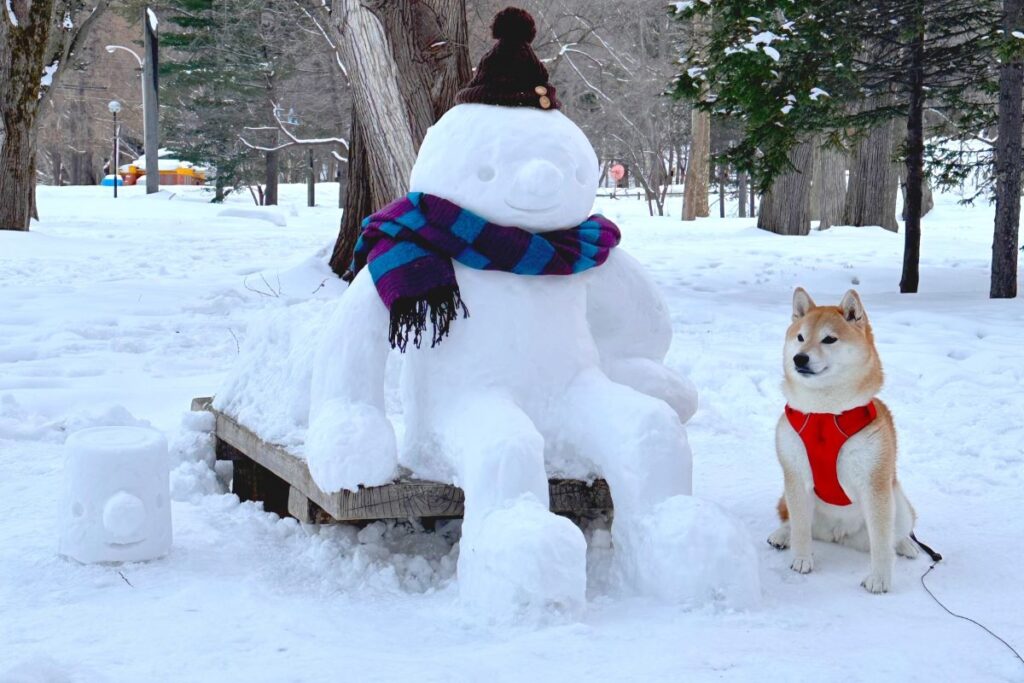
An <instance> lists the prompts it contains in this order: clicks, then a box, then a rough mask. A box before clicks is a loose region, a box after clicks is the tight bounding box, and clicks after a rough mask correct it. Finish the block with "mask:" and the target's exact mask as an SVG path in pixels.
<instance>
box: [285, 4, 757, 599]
mask: <svg viewBox="0 0 1024 683" xmlns="http://www.w3.org/2000/svg"><path fill="white" fill-rule="evenodd" d="M506 11H508V10H506ZM500 16H501V15H499V17H500ZM497 24H498V22H497V21H496V24H495V26H496V29H495V33H496V37H498V30H497ZM530 35H531V36H532V34H530ZM499 41H500V39H499ZM500 45H501V43H500V42H499V47H500ZM496 50H497V48H496ZM531 54H532V51H531ZM544 75H545V77H546V73H545V74H544ZM541 82H542V83H543V82H544V81H541ZM471 85H472V84H471ZM535 90H536V91H537V92H538V93H540V92H541V91H545V92H548V88H547V87H538V88H536V89H535ZM463 92H466V91H463ZM475 92H481V90H479V89H478V90H477V91H475ZM550 94H552V95H553V93H550ZM522 97H526V98H530V97H534V98H536V97H537V95H532V94H531V91H530V90H527V91H525V95H522ZM540 97H541V98H542V99H541V100H540V102H541V104H540V106H523V105H522V104H518V105H516V106H502V105H496V104H487V103H466V104H459V105H457V106H455V107H454V108H452V109H451V110H449V111H448V112H447V113H446V114H445V115H444V116H443V117H441V119H440V120H439V121H438V122H437V123H436V124H435V125H434V126H432V127H431V128H430V130H429V131H428V133H427V135H426V137H425V139H424V140H423V143H422V145H421V147H420V151H419V155H418V157H417V160H416V164H415V167H414V168H413V170H412V175H411V178H410V189H411V191H412V192H421V193H424V194H426V195H433V196H436V197H441V198H443V199H445V200H448V201H450V202H452V203H454V204H456V205H458V206H459V207H461V208H463V209H466V210H468V211H471V212H472V213H474V214H476V215H477V216H479V217H481V218H483V219H485V220H486V221H488V222H490V223H494V224H498V225H505V226H515V227H518V228H521V229H523V230H526V231H529V232H532V233H544V232H547V231H553V230H559V229H565V228H572V227H575V226H578V225H580V224H581V223H582V222H583V221H585V220H586V219H587V217H588V215H589V214H590V212H591V209H592V206H593V203H594V197H595V194H596V190H597V185H598V161H597V158H596V155H595V153H594V150H593V148H592V147H591V145H590V143H589V141H588V140H587V138H586V136H585V135H584V134H583V132H582V131H581V130H580V129H579V128H578V127H577V126H576V125H575V124H574V123H573V122H572V121H571V120H570V119H569V118H567V117H566V116H564V115H563V114H562V113H561V112H560V111H557V110H555V109H553V108H551V102H552V100H551V99H550V98H549V97H547V96H546V95H541V96H540ZM527 101H529V100H528V99H527ZM454 267H455V275H456V278H457V281H458V288H459V290H460V292H461V298H462V301H463V302H464V303H465V305H466V306H467V307H468V310H469V316H468V317H465V318H463V317H458V318H457V319H455V320H454V321H453V322H452V324H451V328H450V333H449V334H448V336H446V337H444V338H443V339H441V340H440V341H439V343H437V344H436V345H433V346H432V345H431V344H430V343H429V339H428V340H427V341H426V342H425V343H423V344H422V345H420V346H419V347H416V348H413V346H412V345H410V346H409V348H408V350H407V351H406V353H404V354H403V364H402V375H401V397H402V411H403V413H404V426H405V429H404V438H403V443H402V445H401V448H399V446H398V443H397V439H396V437H395V432H394V430H393V428H392V425H391V424H390V422H389V420H388V417H387V415H386V414H385V406H384V380H385V363H386V360H387V357H388V354H389V352H390V351H391V349H390V345H389V343H388V338H389V311H388V309H387V308H386V307H385V305H384V304H383V302H382V300H381V296H380V295H379V294H378V292H377V290H376V289H375V286H374V281H373V277H372V276H371V273H370V268H363V269H362V270H361V271H360V272H359V273H358V274H357V275H356V277H355V279H354V281H353V282H352V284H351V285H350V287H349V289H348V291H346V293H345V294H344V295H343V296H342V299H341V301H340V303H339V305H338V308H337V309H336V312H335V313H334V315H333V318H332V319H331V320H330V321H328V323H327V324H326V326H325V329H324V331H323V336H322V338H321V341H320V347H319V351H318V353H317V358H316V361H315V365H314V371H313V384H312V395H311V402H310V406H311V408H310V422H309V432H308V438H307V441H306V444H305V449H306V450H305V453H306V457H307V459H308V462H309V467H310V471H311V473H312V475H313V477H314V479H315V480H316V481H317V483H318V484H319V485H320V486H321V487H322V488H323V489H325V490H329V491H334V490H338V489H341V488H347V489H354V488H356V487H357V486H359V485H361V484H362V485H379V484H384V483H387V482H389V481H391V480H392V478H393V477H395V476H396V474H397V472H398V466H399V464H401V465H402V466H404V467H406V468H408V469H410V470H411V471H412V472H413V473H414V475H415V476H417V477H419V478H424V479H435V480H441V481H450V482H454V483H455V484H457V485H458V486H460V487H461V488H462V489H463V491H464V492H465V520H464V523H463V527H462V540H461V545H460V555H459V563H458V581H459V588H460V595H461V596H462V597H463V598H464V599H465V600H466V601H467V602H469V603H472V604H474V605H476V606H479V607H482V608H484V609H485V610H488V611H490V612H492V613H495V614H498V613H506V614H507V613H509V612H510V611H511V612H520V611H523V610H532V609H534V608H540V609H543V610H551V609H554V610H556V611H564V612H570V613H571V612H574V611H575V610H577V609H579V608H580V607H581V605H582V604H583V603H584V601H585V591H586V581H587V578H586V543H585V540H584V537H583V535H582V533H581V532H580V530H579V529H578V528H577V527H576V526H575V525H573V524H572V523H571V522H570V521H569V520H567V519H565V518H562V517H558V516H556V515H553V514H552V513H550V512H549V509H548V503H549V500H548V478H549V477H551V476H561V477H575V478H581V479H587V478H592V477H594V476H599V477H603V478H605V479H606V480H607V481H608V483H609V486H610V488H611V493H612V498H613V499H614V504H615V518H614V523H613V527H612V538H613V544H614V546H615V554H616V558H617V560H616V565H615V566H616V571H617V572H618V574H617V576H618V579H619V582H618V583H619V584H620V585H622V586H623V587H625V588H627V589H629V590H632V591H638V592H641V593H645V594H649V595H656V596H659V597H662V598H668V599H672V600H674V601H679V602H685V603H690V604H699V603H704V602H707V601H708V600H725V601H726V602H730V600H731V599H732V598H734V600H732V602H731V603H730V604H733V605H734V606H738V607H742V606H746V604H748V603H749V600H748V598H749V596H750V595H753V594H755V593H757V589H756V585H757V565H756V556H755V555H754V553H753V551H752V550H751V551H750V552H746V551H744V552H739V553H737V552H736V549H737V547H738V546H737V543H736V542H733V541H730V542H729V543H723V544H722V545H721V547H716V546H715V544H714V543H713V542H708V540H709V539H713V538H714V537H716V535H717V532H718V531H719V530H723V529H724V530H726V531H727V533H725V534H724V537H727V538H730V539H735V538H744V537H745V531H744V530H742V529H739V528H738V526H737V525H736V524H735V523H734V522H733V521H732V520H731V519H730V518H728V517H727V516H726V515H725V514H724V513H723V512H721V511H720V510H719V509H718V508H717V507H716V506H713V505H711V504H708V503H702V504H700V508H699V514H698V512H697V507H696V506H697V505H698V503H699V501H695V499H693V498H690V496H689V494H690V492H691V454H690V448H689V445H688V443H687V438H686V430H685V427H684V424H685V422H686V421H687V420H688V419H689V418H690V416H691V415H692V414H693V413H694V411H695V410H696V406H697V397H696V391H695V389H694V388H693V385H692V384H691V383H690V382H689V381H688V380H686V379H684V378H682V377H679V376H678V375H677V374H675V373H674V372H672V371H671V370H669V369H668V368H666V367H665V365H664V364H663V359H664V357H665V355H666V353H667V351H668V348H669V344H670V342H671V338H672V330H671V325H670V320H669V315H668V311H667V309H666V306H665V303H664V301H663V300H662V298H661V297H660V295H659V293H658V291H657V289H656V288H655V286H654V285H653V283H652V282H651V281H650V279H649V278H648V277H647V276H646V274H645V273H644V272H643V270H642V269H641V268H640V266H639V264H638V263H637V262H636V261H635V260H634V259H632V258H631V257H630V256H628V255H627V254H626V253H625V252H624V251H623V250H621V249H618V248H616V249H613V250H612V251H611V253H610V255H609V256H608V259H607V261H606V262H605V263H603V264H602V265H600V266H598V267H594V268H591V269H589V270H586V271H585V272H581V273H575V274H570V275H523V274H516V273H511V272H502V271H493V270H478V269H474V268H471V267H467V266H465V265H462V264H461V263H459V262H457V261H456V262H455V263H454ZM687 511H690V512H689V513H688V512H687ZM695 525H700V526H701V529H702V531H701V533H698V532H696V531H695V532H693V533H690V532H687V531H686V529H689V528H690V527H692V526H695ZM694 539H703V540H701V542H700V543H696V541H695V540H694ZM740 545H741V544H740ZM695 550H696V551H697V552H699V553H701V554H702V555H703V556H704V557H703V558H702V559H700V560H699V561H696V562H695V561H694V558H693V557H691V556H690V553H691V552H693V551H695ZM683 564H686V565H689V566H690V567H691V570H690V571H688V572H685V573H683V574H680V576H682V577H683V578H681V579H680V578H679V577H677V576H675V574H676V572H675V571H674V570H673V567H678V566H682V565H683ZM701 567H714V568H715V570H714V572H712V571H710V570H708V571H703V570H701ZM722 568H726V569H727V570H726V571H724V572H723V571H722ZM729 568H731V569H729ZM723 573H724V574H725V575H723ZM730 585H743V586H745V587H746V589H745V590H743V591H730V590H729V589H728V586H730ZM751 586H753V587H754V588H753V590H751ZM723 596H724V597H723ZM730 596H731V598H730Z"/></svg>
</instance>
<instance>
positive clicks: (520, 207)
mask: <svg viewBox="0 0 1024 683" xmlns="http://www.w3.org/2000/svg"><path fill="white" fill-rule="evenodd" d="M505 204H506V205H507V206H508V207H509V208H512V209H515V210H516V211H523V212H525V213H543V212H545V211H550V210H551V209H553V208H554V207H555V206H557V204H558V202H557V200H556V201H554V202H551V203H549V204H548V205H546V206H540V207H538V206H523V205H521V204H517V203H515V202H513V201H510V200H508V199H506V200H505Z"/></svg>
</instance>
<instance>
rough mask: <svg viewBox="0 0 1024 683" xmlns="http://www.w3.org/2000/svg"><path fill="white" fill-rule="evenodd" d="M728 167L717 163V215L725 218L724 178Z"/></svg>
mask: <svg viewBox="0 0 1024 683" xmlns="http://www.w3.org/2000/svg"><path fill="white" fill-rule="evenodd" d="M728 173H729V169H728V168H727V167H725V166H722V165H721V164H719V165H718V217H719V218H725V180H726V176H727V174H728Z"/></svg>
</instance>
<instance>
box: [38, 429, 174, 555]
mask: <svg viewBox="0 0 1024 683" xmlns="http://www.w3.org/2000/svg"><path fill="white" fill-rule="evenodd" d="M64 447H65V450H66V451H67V457H66V460H65V463H64V492H63V496H62V499H61V503H60V511H59V515H58V517H59V520H60V554H61V555H64V556H65V557H70V558H73V559H75V560H78V561H79V562H84V563H92V562H140V561H143V560H152V559H155V558H158V557H162V556H163V555H166V554H167V552H168V551H169V550H170V548H171V507H170V506H171V503H170V495H169V493H170V483H169V467H168V460H167V441H166V440H165V439H164V437H163V435H162V434H161V433H160V432H158V431H156V430H154V429H149V428H146V427H92V428H89V429H83V430H81V431H78V432H75V433H74V434H72V435H71V436H70V437H68V440H67V442H66V443H65V446H64Z"/></svg>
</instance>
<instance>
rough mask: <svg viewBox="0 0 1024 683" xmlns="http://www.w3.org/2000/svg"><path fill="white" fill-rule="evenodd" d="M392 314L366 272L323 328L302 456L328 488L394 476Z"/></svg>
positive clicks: (376, 482) (371, 483)
mask: <svg viewBox="0 0 1024 683" xmlns="http://www.w3.org/2000/svg"><path fill="white" fill-rule="evenodd" d="M388 319H389V316H388V311H387V308H385V306H384V304H383V303H382V302H381V300H380V296H378V295H377V290H376V289H375V288H374V286H373V280H372V279H371V277H370V273H369V271H367V270H366V269H364V270H363V272H361V273H359V275H357V276H356V279H355V280H354V281H353V282H352V284H351V285H350V286H349V288H348V290H347V291H346V292H345V293H344V294H343V295H342V297H341V301H339V302H338V308H337V309H336V310H335V312H334V315H333V316H332V317H331V319H330V321H329V322H328V324H327V326H326V327H325V328H324V330H323V334H322V336H321V341H320V348H319V349H318V350H317V353H316V359H315V361H314V368H313V382H312V387H311V390H310V405H309V429H308V430H307V432H306V442H305V456H306V462H307V464H308V465H309V472H310V474H311V475H312V476H313V479H314V481H316V483H317V485H318V486H319V487H320V488H321V489H323V490H324V491H338V490H340V489H348V490H355V489H356V488H357V487H358V486H359V485H360V484H365V485H367V486H376V485H380V484H385V483H387V482H389V481H392V480H393V479H394V477H395V473H396V468H397V465H398V449H397V445H396V441H395V430H394V427H393V426H392V425H391V422H390V421H389V420H388V418H387V415H386V413H385V412H384V373H385V369H386V366H387V360H388V351H389V345H388V338H387V336H388Z"/></svg>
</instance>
